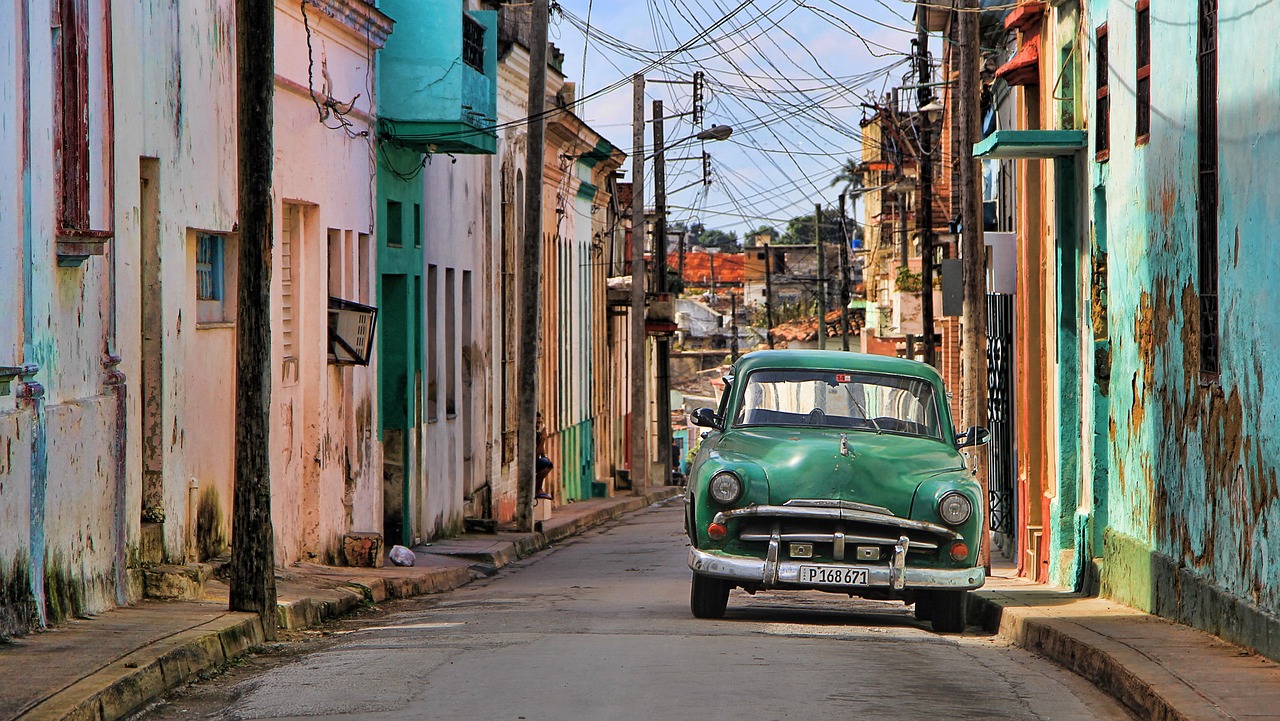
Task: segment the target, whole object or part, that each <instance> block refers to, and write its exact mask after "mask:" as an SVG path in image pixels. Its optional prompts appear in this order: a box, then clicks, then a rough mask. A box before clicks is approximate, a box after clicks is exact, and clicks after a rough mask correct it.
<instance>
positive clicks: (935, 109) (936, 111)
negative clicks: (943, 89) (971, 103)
mask: <svg viewBox="0 0 1280 721" xmlns="http://www.w3.org/2000/svg"><path fill="white" fill-rule="evenodd" d="M944 110H946V108H945V107H944V106H943V105H942V103H940V102H938V99H937V98H934V99H933V100H930V101H929V104H928V105H925V106H924V107H922V108H920V112H921V113H923V114H924V119H925V120H926V121H927V122H929V123H930V124H933V123H936V122H938V119H939V118H941V117H942V111H944Z"/></svg>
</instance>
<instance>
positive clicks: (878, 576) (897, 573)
mask: <svg viewBox="0 0 1280 721" xmlns="http://www.w3.org/2000/svg"><path fill="white" fill-rule="evenodd" d="M771 545H772V544H771ZM895 550H896V549H895ZM770 551H771V552H770V554H769V558H767V559H759V558H750V557H748V556H731V555H729V554H727V553H718V552H714V551H711V552H708V551H700V550H698V549H696V548H690V549H689V568H691V569H693V572H694V573H699V574H702V575H704V576H713V577H715V578H726V579H729V580H732V581H739V582H743V583H753V584H759V586H760V587H762V588H775V587H777V586H779V585H782V584H788V585H796V586H803V587H806V588H817V589H825V590H830V589H832V588H841V589H844V588H848V589H849V590H856V589H859V588H885V589H892V590H912V589H921V588H934V589H952V590H972V589H975V588H980V587H981V586H982V584H983V583H985V582H986V580H987V572H986V570H985V569H983V568H982V567H981V566H977V567H974V568H958V569H938V568H906V567H904V566H903V564H902V562H901V561H900V560H899V558H901V557H902V556H905V555H906V554H905V549H903V550H902V551H897V552H896V553H895V554H894V555H895V556H896V557H897V558H895V559H894V561H895V562H894V563H891V564H890V565H888V566H873V565H862V564H856V563H849V564H828V563H822V562H818V561H809V560H804V561H783V560H781V559H779V558H778V556H777V552H776V550H775V549H774V548H770ZM815 563H822V565H848V566H856V567H857V568H865V569H867V585H866V586H848V587H845V586H828V585H822V586H817V585H806V584H803V583H801V582H800V566H802V565H814V564H815Z"/></svg>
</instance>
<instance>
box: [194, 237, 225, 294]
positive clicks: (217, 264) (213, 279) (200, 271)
mask: <svg viewBox="0 0 1280 721" xmlns="http://www.w3.org/2000/svg"><path fill="white" fill-rule="evenodd" d="M223 249H224V244H223V239H222V236H220V235H212V234H210V233H198V234H196V300H212V301H221V300H222V295H223V274H222V255H223Z"/></svg>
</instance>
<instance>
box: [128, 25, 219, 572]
mask: <svg viewBox="0 0 1280 721" xmlns="http://www.w3.org/2000/svg"><path fill="white" fill-rule="evenodd" d="M114 13H115V29H116V39H115V53H116V56H115V86H116V93H117V103H116V114H117V132H116V186H117V191H118V195H119V200H118V203H117V208H116V210H117V221H116V222H117V226H118V234H117V244H116V249H117V253H118V254H117V255H116V256H115V263H116V286H117V290H116V293H117V313H118V323H119V351H118V353H119V355H120V356H121V357H122V358H123V359H124V360H123V362H122V363H121V366H120V369H121V370H122V371H123V372H124V374H125V377H126V383H127V388H128V415H127V426H128V436H127V439H126V440H127V444H126V448H127V451H126V468H127V477H128V478H129V479H130V488H129V494H128V500H127V503H126V509H125V513H126V520H127V521H128V523H129V531H128V536H129V543H130V546H131V547H132V548H133V549H135V550H134V551H133V553H134V554H136V553H137V550H136V549H137V546H138V539H139V537H138V532H139V525H138V524H139V522H140V519H141V515H142V511H143V507H144V505H146V506H150V505H152V501H153V500H154V499H156V498H157V497H158V503H156V504H155V505H157V506H158V507H159V509H160V510H161V511H162V512H163V518H164V523H163V540H164V557H163V559H162V560H168V561H173V562H182V561H183V560H185V559H186V557H187V554H188V551H189V550H190V549H188V545H189V541H188V534H187V518H188V514H189V511H190V510H191V509H189V508H188V504H189V498H190V496H189V493H188V484H189V482H190V479H191V478H195V479H196V480H197V481H198V482H199V483H200V484H201V486H202V487H203V488H205V489H206V492H210V493H214V495H218V496H219V497H220V498H221V499H222V500H223V501H224V502H225V503H230V490H229V489H230V479H229V476H227V475H226V474H225V468H226V466H225V463H226V458H227V457H229V455H230V453H231V441H232V438H233V433H234V426H233V423H234V420H233V417H232V416H231V415H229V414H227V412H226V410H227V408H228V407H229V406H228V405H227V404H226V403H225V398H221V397H217V396H216V395H215V394H217V393H218V392H219V390H222V391H224V392H225V391H226V390H227V389H229V388H230V387H232V384H233V383H234V366H232V365H229V364H230V360H231V353H232V352H233V348H234V341H233V340H230V341H228V340H227V339H226V338H225V336H226V335H228V334H231V335H233V334H234V330H217V331H211V330H202V329H200V328H199V327H198V325H197V316H196V312H195V310H196V299H195V286H194V282H193V281H194V271H195V256H194V247H193V246H194V243H195V240H194V231H195V230H197V229H198V230H200V231H205V232H212V233H219V234H230V232H231V230H232V228H233V227H234V225H235V221H236V178H237V173H236V155H235V103H234V98H235V94H234V77H235V75H234V69H235V47H234V38H233V35H234V27H235V26H234V15H235V13H234V4H233V3H232V2H230V1H229V0H206V1H205V2H200V3H196V4H194V5H184V6H183V7H182V8H181V9H179V8H177V7H173V6H169V5H165V4H150V3H149V4H141V5H118V6H116V7H115V8H114ZM143 176H147V188H146V190H145V191H144V185H143ZM151 237H154V240H149V238H151ZM149 243H154V244H155V248H154V251H153V252H152V253H150V254H149V253H148V252H147V246H148V244H149ZM149 255H150V257H151V258H152V259H149ZM227 262H228V263H232V261H231V257H230V256H228V257H227ZM157 279H158V282H157ZM233 287H234V286H233ZM148 294H150V295H148ZM144 297H149V298H150V300H148V301H147V304H146V307H147V308H149V310H146V311H145V317H144ZM228 308H234V303H230V304H228ZM214 336H217V338H215V337H214ZM144 338H150V339H152V340H144ZM148 356H150V358H151V359H152V362H153V363H154V366H153V368H154V371H147V372H154V373H155V377H152V378H150V379H149V381H146V382H144V380H145V377H146V375H147V372H144V358H146V357H148ZM145 419H150V420H147V421H146V422H147V423H152V422H154V424H155V427H156V428H157V429H158V432H157V433H156V439H155V440H156V442H155V443H152V442H150V441H144V432H143V428H144V420H145ZM197 419H198V420H197ZM149 454H154V460H146V459H147V457H148V455H149ZM215 459H217V460H218V462H217V463H216V464H215V463H214V460H215ZM152 464H154V465H152ZM144 468H148V469H154V470H153V471H149V473H148V475H149V477H151V478H152V479H153V480H152V481H150V483H154V484H155V486H156V487H154V488H151V487H150V486H148V484H147V483H144V481H143V480H142V478H143V475H144ZM144 487H148V488H150V490H147V491H146V492H144ZM214 488H217V489H218V491H217V492H214V491H213V490H212V489H214ZM223 515H224V518H225V529H226V530H225V531H224V532H223V535H224V536H229V535H230V533H229V529H230V525H229V524H230V514H229V513H226V514H223ZM215 531H216V529H214V528H210V529H209V535H208V536H206V537H207V538H210V537H212V536H215V535H217V534H216V532H215Z"/></svg>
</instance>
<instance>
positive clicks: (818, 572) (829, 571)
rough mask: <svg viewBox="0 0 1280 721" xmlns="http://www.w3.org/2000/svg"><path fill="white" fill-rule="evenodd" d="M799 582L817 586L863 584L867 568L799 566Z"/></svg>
mask: <svg viewBox="0 0 1280 721" xmlns="http://www.w3.org/2000/svg"><path fill="white" fill-rule="evenodd" d="M800 583H812V584H816V585H819V586H865V585H867V569H865V568H854V567H851V566H801V567H800Z"/></svg>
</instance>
